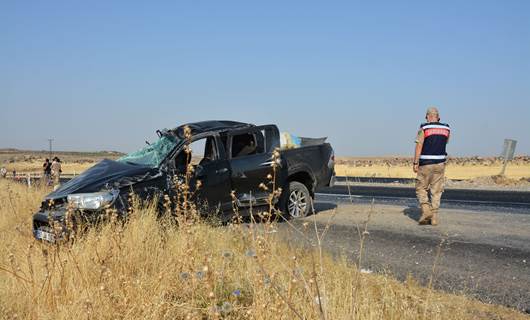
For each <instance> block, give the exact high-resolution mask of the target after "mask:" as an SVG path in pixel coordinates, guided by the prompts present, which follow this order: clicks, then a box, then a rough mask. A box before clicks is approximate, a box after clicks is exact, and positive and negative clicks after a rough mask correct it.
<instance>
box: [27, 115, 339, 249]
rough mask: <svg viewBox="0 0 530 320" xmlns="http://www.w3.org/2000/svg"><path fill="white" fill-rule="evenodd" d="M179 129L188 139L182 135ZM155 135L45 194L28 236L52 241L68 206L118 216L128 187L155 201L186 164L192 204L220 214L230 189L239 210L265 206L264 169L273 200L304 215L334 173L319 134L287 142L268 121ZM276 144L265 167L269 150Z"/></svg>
mask: <svg viewBox="0 0 530 320" xmlns="http://www.w3.org/2000/svg"><path fill="white" fill-rule="evenodd" d="M185 128H189V129H185ZM186 130H188V132H190V133H191V138H190V137H189V135H188V136H187V137H186V136H185V131H186ZM157 134H158V139H157V140H156V141H154V142H152V143H148V145H147V146H145V147H144V148H143V149H141V150H139V151H136V152H133V153H130V154H128V155H126V156H123V157H122V158H120V159H118V160H116V161H113V160H108V159H105V160H103V161H101V162H99V163H97V164H96V165H94V166H93V167H91V168H89V169H88V170H86V171H84V172H83V173H82V174H80V175H79V176H76V177H75V178H73V179H72V180H70V181H68V182H66V183H64V184H63V185H61V186H60V187H59V188H58V189H57V190H55V191H53V192H52V193H50V194H48V195H47V196H46V197H45V199H44V200H43V201H42V205H41V208H40V210H39V212H37V213H36V214H35V215H34V216H33V233H34V235H35V237H36V238H37V239H41V240H46V241H51V242H53V241H55V240H57V238H62V237H63V236H65V235H67V234H68V232H69V230H68V229H69V228H70V227H68V226H67V225H66V223H65V217H66V215H67V212H71V211H72V210H74V211H75V215H73V216H74V217H83V220H84V221H97V217H98V215H101V214H102V213H103V212H104V210H106V208H109V207H110V208H113V209H115V210H116V212H118V214H119V215H122V216H126V214H127V209H128V206H129V201H128V200H129V199H128V198H129V195H130V193H131V192H134V193H135V194H136V195H138V196H139V197H140V198H142V199H150V198H151V197H152V198H154V197H155V196H156V197H158V198H159V199H160V198H163V195H165V194H171V192H173V190H175V185H174V184H175V181H176V179H175V177H178V176H179V175H182V174H183V173H184V172H185V171H186V168H188V166H189V165H192V166H193V176H192V181H191V182H190V185H196V184H195V183H196V181H197V180H200V181H201V186H200V188H197V189H196V190H195V192H194V193H193V201H196V202H201V203H202V204H204V203H206V204H207V205H208V208H210V209H214V210H215V211H216V212H218V213H220V214H221V215H224V216H225V217H229V216H231V215H232V214H233V210H234V207H233V204H234V199H233V196H232V195H231V192H232V191H234V194H235V204H236V205H237V206H238V207H239V208H241V209H243V210H241V212H245V210H244V209H245V208H246V207H249V206H253V207H259V206H265V205H268V204H269V200H268V199H269V195H270V191H267V190H264V188H263V187H261V188H260V184H262V183H267V182H268V180H267V176H269V175H270V174H271V173H272V172H275V173H276V176H275V183H276V185H277V186H279V187H281V188H282V194H281V195H280V197H279V200H277V201H276V203H275V205H276V206H277V207H278V208H279V209H280V210H281V211H282V212H284V213H287V214H288V215H290V216H291V217H293V218H297V217H303V216H305V215H306V214H308V213H309V212H310V210H311V205H312V199H313V198H314V193H315V189H316V188H317V187H320V186H326V185H330V183H332V181H333V178H334V152H333V149H332V148H331V146H330V144H329V143H325V138H323V139H311V138H296V139H290V137H292V136H291V135H289V134H282V135H281V136H282V139H281V138H280V132H279V131H278V128H277V127H276V126H275V125H263V126H255V125H253V124H248V123H240V122H234V121H204V122H197V123H190V124H186V125H182V126H179V127H177V128H175V129H170V130H169V129H164V130H158V131H157ZM281 140H282V142H283V143H284V145H282V144H281ZM285 140H287V142H286V141H285ZM291 140H295V142H294V143H293V142H292V141H291ZM285 143H286V144H285ZM186 146H187V147H186ZM278 149H279V150H280V157H279V161H277V163H278V165H277V166H276V170H274V171H273V170H272V166H271V165H272V161H273V159H274V156H273V152H274V151H275V150H278ZM186 150H188V151H187V152H186ZM190 153H191V155H192V156H191V157H190ZM190 159H191V163H189V162H190ZM269 178H270V176H269ZM207 211H208V210H207ZM247 211H248V210H247ZM74 223H75V221H74ZM52 226H53V228H52ZM57 229H59V231H57Z"/></svg>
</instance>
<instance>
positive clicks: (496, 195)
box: [317, 184, 530, 209]
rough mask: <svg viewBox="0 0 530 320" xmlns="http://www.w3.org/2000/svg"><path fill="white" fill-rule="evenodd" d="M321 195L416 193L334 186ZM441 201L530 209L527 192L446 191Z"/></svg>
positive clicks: (403, 195)
mask: <svg viewBox="0 0 530 320" xmlns="http://www.w3.org/2000/svg"><path fill="white" fill-rule="evenodd" d="M317 192H318V193H322V194H337V195H349V194H352V195H355V196H364V197H374V198H378V197H393V198H416V191H415V189H414V188H412V187H389V186H374V185H359V184H355V185H350V186H349V187H348V185H336V186H334V187H323V188H320V189H318V190H317ZM442 200H448V201H452V202H466V203H473V202H476V203H477V204H480V203H483V204H487V203H489V204H492V205H495V204H499V205H500V204H503V205H505V206H514V207H526V208H528V209H530V192H527V191H502V190H476V189H446V190H445V191H444V193H443V196H442Z"/></svg>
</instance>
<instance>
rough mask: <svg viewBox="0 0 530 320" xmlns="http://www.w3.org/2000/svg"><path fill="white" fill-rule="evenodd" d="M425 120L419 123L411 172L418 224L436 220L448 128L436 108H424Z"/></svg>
mask: <svg viewBox="0 0 530 320" xmlns="http://www.w3.org/2000/svg"><path fill="white" fill-rule="evenodd" d="M425 119H426V120H427V123H423V124H422V125H421V126H420V130H419V131H418V135H417V137H416V153H415V155H414V172H415V173H417V177H416V196H417V197H418V201H419V203H420V207H421V217H420V220H419V221H418V222H419V224H420V225H426V224H431V225H433V226H435V225H437V224H438V223H439V219H438V209H439V208H440V199H441V198H442V193H443V191H444V182H445V177H444V175H445V161H446V160H447V152H446V145H447V143H448V142H449V136H450V133H451V129H450V128H449V125H448V124H445V123H441V122H440V113H439V112H438V109H436V108H434V107H431V108H429V109H427V115H426V116H425Z"/></svg>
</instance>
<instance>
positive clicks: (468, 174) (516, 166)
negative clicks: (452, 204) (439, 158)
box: [335, 157, 530, 179]
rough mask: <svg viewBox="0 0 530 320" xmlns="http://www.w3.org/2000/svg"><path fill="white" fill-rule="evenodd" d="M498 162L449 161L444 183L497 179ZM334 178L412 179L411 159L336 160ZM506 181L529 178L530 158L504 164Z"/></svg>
mask: <svg viewBox="0 0 530 320" xmlns="http://www.w3.org/2000/svg"><path fill="white" fill-rule="evenodd" d="M501 169H502V162H501V160H500V159H498V158H478V157H472V158H452V159H449V161H448V164H447V169H446V176H447V178H448V179H475V178H480V177H490V176H495V175H498V174H499V173H500V172H501ZM335 170H336V172H337V175H340V176H352V177H391V178H414V177H415V174H414V172H413V171H412V159H411V158H399V157H398V158H390V157H388V158H348V157H342V158H341V157H338V158H337V161H336V165H335ZM505 175H506V177H507V178H510V179H522V178H523V179H524V178H530V157H517V158H516V159H514V161H512V162H511V163H509V164H508V166H507V169H506V173H505Z"/></svg>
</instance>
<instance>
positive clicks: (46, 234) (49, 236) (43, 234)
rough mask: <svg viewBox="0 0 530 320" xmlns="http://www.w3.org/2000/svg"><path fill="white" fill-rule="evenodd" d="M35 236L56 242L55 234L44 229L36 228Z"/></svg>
mask: <svg viewBox="0 0 530 320" xmlns="http://www.w3.org/2000/svg"><path fill="white" fill-rule="evenodd" d="M35 238H37V239H38V240H44V241H48V242H55V235H54V234H53V233H50V232H46V231H42V230H35Z"/></svg>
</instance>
